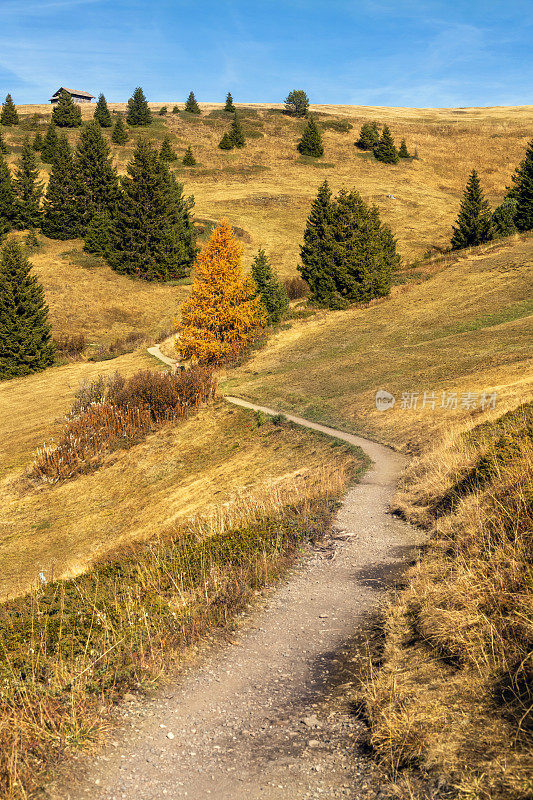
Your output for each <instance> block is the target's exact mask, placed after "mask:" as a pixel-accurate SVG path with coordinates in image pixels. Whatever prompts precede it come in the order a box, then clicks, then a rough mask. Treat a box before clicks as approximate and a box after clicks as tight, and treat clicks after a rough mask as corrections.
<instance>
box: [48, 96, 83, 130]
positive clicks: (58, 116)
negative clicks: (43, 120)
mask: <svg viewBox="0 0 533 800" xmlns="http://www.w3.org/2000/svg"><path fill="white" fill-rule="evenodd" d="M52 122H54V123H55V124H56V125H57V127H58V128H79V127H80V125H81V109H80V107H79V105H78V104H77V103H75V102H74V101H73V99H72V97H71V96H70V94H69V93H68V92H67V91H65V90H64V89H63V91H62V92H61V94H60V96H59V100H58V101H57V103H56V104H55V106H54V110H53V111H52Z"/></svg>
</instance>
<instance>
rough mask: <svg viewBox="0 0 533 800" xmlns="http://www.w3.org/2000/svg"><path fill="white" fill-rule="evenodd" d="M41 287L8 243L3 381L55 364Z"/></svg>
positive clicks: (0, 334)
mask: <svg viewBox="0 0 533 800" xmlns="http://www.w3.org/2000/svg"><path fill="white" fill-rule="evenodd" d="M50 330H51V329H50V324H49V322H48V307H47V305H46V303H45V299H44V292H43V288H42V286H41V285H40V284H39V283H38V281H37V278H36V277H35V276H34V275H33V274H32V269H31V264H30V262H29V261H28V259H27V258H25V257H24V255H23V252H22V249H21V247H20V245H19V244H18V243H17V242H15V241H9V242H7V244H6V245H5V246H4V249H3V251H2V253H1V256H0V378H3V379H5V378H18V377H19V376H21V375H29V374H30V373H31V372H37V371H39V370H43V369H46V367H49V366H50V365H51V364H52V363H53V361H54V352H55V348H54V344H53V342H52V339H51V336H50Z"/></svg>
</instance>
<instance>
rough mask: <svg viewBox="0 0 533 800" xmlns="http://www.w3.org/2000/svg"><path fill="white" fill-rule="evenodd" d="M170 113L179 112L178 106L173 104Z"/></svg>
mask: <svg viewBox="0 0 533 800" xmlns="http://www.w3.org/2000/svg"><path fill="white" fill-rule="evenodd" d="M172 113H173V114H179V113H180V110H179V108H178V106H174V108H173V109H172Z"/></svg>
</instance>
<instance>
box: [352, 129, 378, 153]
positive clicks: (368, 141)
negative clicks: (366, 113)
mask: <svg viewBox="0 0 533 800" xmlns="http://www.w3.org/2000/svg"><path fill="white" fill-rule="evenodd" d="M378 144H379V129H378V124H377V122H364V123H363V124H362V125H361V130H360V131H359V139H358V140H357V141H356V143H355V146H356V147H358V148H359V149H360V150H373V149H374V147H376V146H377V145H378Z"/></svg>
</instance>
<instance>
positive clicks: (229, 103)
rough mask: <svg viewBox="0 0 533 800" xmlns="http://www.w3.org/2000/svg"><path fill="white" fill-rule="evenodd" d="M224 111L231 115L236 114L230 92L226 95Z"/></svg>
mask: <svg viewBox="0 0 533 800" xmlns="http://www.w3.org/2000/svg"><path fill="white" fill-rule="evenodd" d="M224 111H227V112H228V113H230V114H234V113H235V106H234V105H233V97H232V96H231V92H228V93H227V95H226V105H225V106H224Z"/></svg>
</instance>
